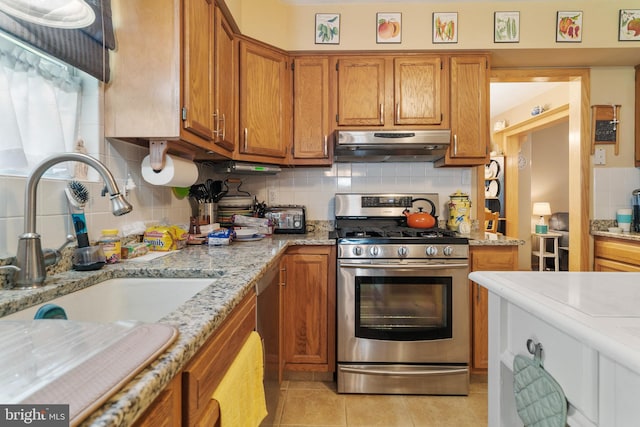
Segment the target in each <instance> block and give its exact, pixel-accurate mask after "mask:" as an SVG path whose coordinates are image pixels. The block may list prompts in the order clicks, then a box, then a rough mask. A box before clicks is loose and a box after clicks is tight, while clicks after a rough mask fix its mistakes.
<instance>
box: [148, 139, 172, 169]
mask: <svg viewBox="0 0 640 427" xmlns="http://www.w3.org/2000/svg"><path fill="white" fill-rule="evenodd" d="M168 150H169V144H168V143H167V141H149V163H151V169H153V170H154V171H155V172H160V171H161V170H162V169H163V168H164V164H165V161H166V154H167V151H168Z"/></svg>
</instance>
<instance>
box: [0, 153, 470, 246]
mask: <svg viewBox="0 0 640 427" xmlns="http://www.w3.org/2000/svg"><path fill="white" fill-rule="evenodd" d="M102 152H103V153H105V154H104V155H102V156H101V158H100V159H101V161H102V162H103V163H104V164H105V165H106V166H107V167H108V168H109V170H110V171H111V173H112V174H113V175H114V177H115V178H116V181H117V183H118V185H119V187H120V190H121V192H124V191H125V188H124V187H125V182H126V180H127V178H128V176H129V175H130V176H131V178H132V180H133V182H134V183H135V185H136V188H135V189H133V190H132V191H130V192H129V194H128V195H127V196H126V197H127V200H129V202H130V203H131V204H132V205H133V211H132V212H131V213H129V214H128V215H124V216H122V217H114V216H113V215H112V214H111V211H110V204H109V200H108V197H101V196H100V192H101V190H102V188H103V183H102V181H95V182H87V183H85V185H87V188H88V189H89V194H90V201H89V203H88V204H87V206H86V209H85V215H86V218H87V227H88V230H89V235H90V238H91V239H92V240H95V239H97V238H98V237H99V235H100V231H101V230H102V229H103V228H114V227H117V228H122V227H123V226H126V225H130V224H132V223H135V222H148V221H158V222H166V223H175V224H187V223H188V219H189V216H190V214H191V207H190V205H189V203H188V200H187V199H178V198H177V197H176V196H175V195H174V194H173V192H172V191H171V189H170V188H168V187H156V186H152V185H150V184H148V183H146V182H145V181H144V180H143V179H142V177H141V174H140V164H141V162H142V159H143V158H144V156H145V155H146V154H147V153H148V150H147V149H146V148H142V147H138V146H136V145H132V144H127V143H124V142H120V141H105V147H103V150H102ZM199 169H200V177H199V179H198V181H199V182H202V181H204V180H206V179H207V178H214V179H224V176H216V175H215V173H214V172H213V169H212V168H210V167H206V166H200V167H199ZM239 178H241V179H242V181H243V184H242V189H243V190H247V191H249V192H251V194H255V195H256V196H257V199H258V201H265V202H267V204H269V205H276V204H301V205H305V206H307V217H308V219H309V220H321V221H326V220H329V221H330V220H333V219H334V218H333V196H334V194H335V193H337V192H437V193H439V195H440V206H439V207H438V208H439V211H440V214H439V215H440V216H441V217H442V216H443V214H444V215H446V210H444V209H445V203H446V201H448V200H449V194H451V193H453V192H455V191H456V190H462V191H464V192H469V191H470V188H471V170H470V169H469V168H451V169H447V168H442V169H438V168H434V167H433V164H432V163H353V164H352V163H340V164H335V165H333V166H331V167H320V168H311V167H305V168H303V167H298V168H290V169H287V168H284V169H283V171H282V172H280V173H279V174H278V175H274V176H255V175H253V176H251V175H245V176H239ZM65 186H66V181H64V180H53V179H42V180H41V181H40V184H39V186H38V190H37V220H36V225H37V227H36V228H37V231H38V233H40V234H41V236H42V245H43V247H52V248H53V247H58V246H59V245H60V244H61V243H62V242H63V241H64V239H65V236H66V235H67V234H69V233H73V227H72V224H71V220H70V218H69V213H68V208H67V202H66V198H65V196H64V187H65ZM24 187H25V178H21V177H8V176H1V177H0V198H2V200H5V201H6V203H5V204H4V205H2V206H0V258H7V257H12V256H14V255H15V253H16V248H17V243H18V235H19V234H21V233H22V230H23V227H24V225H23V217H24V191H25V190H24ZM232 189H233V187H232Z"/></svg>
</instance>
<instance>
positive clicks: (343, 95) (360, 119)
mask: <svg viewBox="0 0 640 427" xmlns="http://www.w3.org/2000/svg"><path fill="white" fill-rule="evenodd" d="M337 71H338V88H337V89H338V117H337V118H336V121H337V122H338V126H383V125H384V102H385V101H384V99H385V59H384V58H364V57H363V58H342V59H339V60H338V63H337Z"/></svg>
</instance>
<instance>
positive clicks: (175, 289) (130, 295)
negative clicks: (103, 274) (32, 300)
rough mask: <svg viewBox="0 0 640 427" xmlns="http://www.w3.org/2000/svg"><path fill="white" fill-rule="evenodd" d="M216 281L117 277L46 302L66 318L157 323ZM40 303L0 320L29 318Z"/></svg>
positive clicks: (88, 320) (87, 320) (208, 279)
mask: <svg viewBox="0 0 640 427" xmlns="http://www.w3.org/2000/svg"><path fill="white" fill-rule="evenodd" d="M215 281H216V279H215V278H206V279H173V278H172V279H158V278H121V279H109V280H105V281H104V282H100V283H98V284H96V285H93V286H90V287H88V288H85V289H82V290H80V291H77V292H73V293H70V294H67V295H64V296H62V297H58V298H56V299H53V300H51V301H48V302H47V304H49V303H51V304H56V305H59V306H60V307H62V308H63V309H64V310H65V312H66V314H67V318H68V319H69V320H78V321H85V322H112V321H116V320H139V321H142V322H157V321H158V320H160V319H161V318H162V317H164V316H166V315H167V314H169V313H171V312H172V311H174V310H175V309H177V308H178V307H179V306H180V305H182V304H183V303H184V302H185V301H187V300H188V299H190V298H191V297H192V296H194V295H195V294H197V293H198V292H200V291H201V290H202V289H204V288H206V287H207V286H209V285H211V284H212V283H214V282H215ZM43 305H44V304H38V305H36V306H33V307H30V308H27V309H24V310H22V311H18V312H16V313H13V314H10V315H8V316H5V317H2V318H0V320H30V319H33V316H34V315H35V313H36V311H38V309H39V308H40V307H41V306H43Z"/></svg>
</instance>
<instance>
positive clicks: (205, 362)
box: [182, 292, 256, 426]
mask: <svg viewBox="0 0 640 427" xmlns="http://www.w3.org/2000/svg"><path fill="white" fill-rule="evenodd" d="M255 326H256V296H255V294H254V293H253V292H252V293H251V294H249V295H247V296H246V297H245V299H244V300H243V301H242V302H241V303H240V304H238V306H237V307H236V308H234V309H233V311H232V312H231V314H229V316H228V317H227V319H226V320H225V321H224V323H223V324H222V325H221V326H220V328H219V329H218V330H217V331H216V332H215V333H214V334H213V335H212V336H211V338H209V340H208V341H207V342H206V343H205V344H204V345H203V346H202V349H201V350H200V351H199V352H198V354H196V356H195V357H194V358H193V360H192V361H191V362H190V363H189V364H188V365H187V367H186V368H185V369H184V371H183V374H182V387H183V408H182V410H183V421H184V422H183V425H185V426H195V425H200V422H201V421H202V419H203V418H206V417H209V416H211V413H212V412H213V411H212V410H211V400H212V399H211V396H212V395H213V392H214V391H215V389H216V387H218V384H220V381H222V377H223V376H224V374H225V372H226V371H227V369H229V366H231V363H232V362H233V360H234V359H235V358H236V356H237V354H238V353H239V352H240V349H241V348H242V345H243V344H244V342H245V341H246V340H247V337H248V336H249V334H250V333H251V331H253V330H254V329H255Z"/></svg>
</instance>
